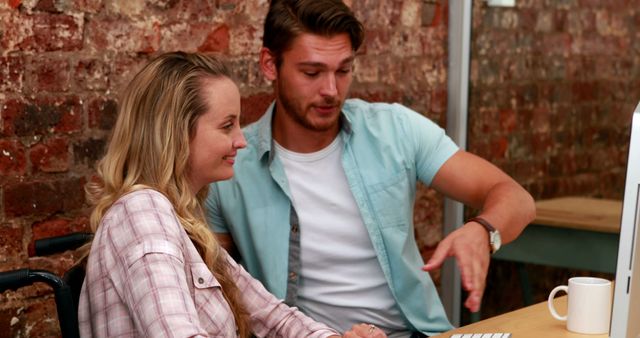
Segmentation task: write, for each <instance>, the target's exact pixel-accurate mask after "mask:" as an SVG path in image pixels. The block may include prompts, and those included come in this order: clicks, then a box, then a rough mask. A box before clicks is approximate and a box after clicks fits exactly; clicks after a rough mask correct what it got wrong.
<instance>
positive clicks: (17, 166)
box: [0, 139, 27, 176]
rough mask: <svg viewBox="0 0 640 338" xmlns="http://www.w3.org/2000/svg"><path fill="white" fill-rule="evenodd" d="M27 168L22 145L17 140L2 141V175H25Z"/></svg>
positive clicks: (0, 144) (0, 151) (0, 160)
mask: <svg viewBox="0 0 640 338" xmlns="http://www.w3.org/2000/svg"><path fill="white" fill-rule="evenodd" d="M26 168H27V158H26V156H25V151H24V147H23V146H22V143H20V142H19V141H17V140H10V139H0V175H2V176H13V175H16V176H20V175H24V174H25V172H26Z"/></svg>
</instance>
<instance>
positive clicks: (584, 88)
mask: <svg viewBox="0 0 640 338" xmlns="http://www.w3.org/2000/svg"><path fill="white" fill-rule="evenodd" d="M572 91H573V100H574V101H575V102H584V101H594V100H596V99H597V95H598V94H597V93H598V85H597V84H596V83H592V82H577V83H574V84H573V86H572Z"/></svg>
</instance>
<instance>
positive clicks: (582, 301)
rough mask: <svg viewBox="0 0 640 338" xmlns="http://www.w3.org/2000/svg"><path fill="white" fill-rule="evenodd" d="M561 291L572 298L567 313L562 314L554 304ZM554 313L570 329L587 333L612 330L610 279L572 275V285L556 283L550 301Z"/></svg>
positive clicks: (550, 307)
mask: <svg viewBox="0 0 640 338" xmlns="http://www.w3.org/2000/svg"><path fill="white" fill-rule="evenodd" d="M558 291H564V292H566V293H567V296H568V298H569V300H568V304H567V315H566V316H560V315H559V314H558V312H557V311H556V309H555V307H554V306H553V298H554V297H555V295H556V293H557V292H558ZM547 302H548V305H549V311H550V312H551V315H552V316H553V317H554V318H556V319H558V320H563V321H566V322H567V330H569V331H573V332H577V333H585V334H603V333H608V332H609V323H610V321H611V281H608V280H606V279H602V278H595V277H573V278H569V286H566V285H560V286H556V287H555V288H554V289H553V290H552V291H551V293H550V294H549V299H548V300H547Z"/></svg>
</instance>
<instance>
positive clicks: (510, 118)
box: [500, 109, 518, 133]
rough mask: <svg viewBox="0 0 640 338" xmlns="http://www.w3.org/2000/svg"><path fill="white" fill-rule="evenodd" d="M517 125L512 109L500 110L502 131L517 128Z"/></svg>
mask: <svg viewBox="0 0 640 338" xmlns="http://www.w3.org/2000/svg"><path fill="white" fill-rule="evenodd" d="M517 125H518V121H517V119H516V112H515V111H514V110H513V109H503V110H501V111H500V128H501V131H502V132H506V133H511V132H512V131H513V130H514V129H516V128H517Z"/></svg>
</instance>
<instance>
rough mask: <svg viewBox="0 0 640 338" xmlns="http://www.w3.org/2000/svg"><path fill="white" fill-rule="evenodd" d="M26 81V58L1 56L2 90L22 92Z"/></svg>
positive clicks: (0, 76) (0, 74) (0, 90)
mask: <svg viewBox="0 0 640 338" xmlns="http://www.w3.org/2000/svg"><path fill="white" fill-rule="evenodd" d="M23 81H24V59H23V58H22V57H21V56H7V57H0V92H5V93H9V92H20V91H21V90H22V84H23Z"/></svg>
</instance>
